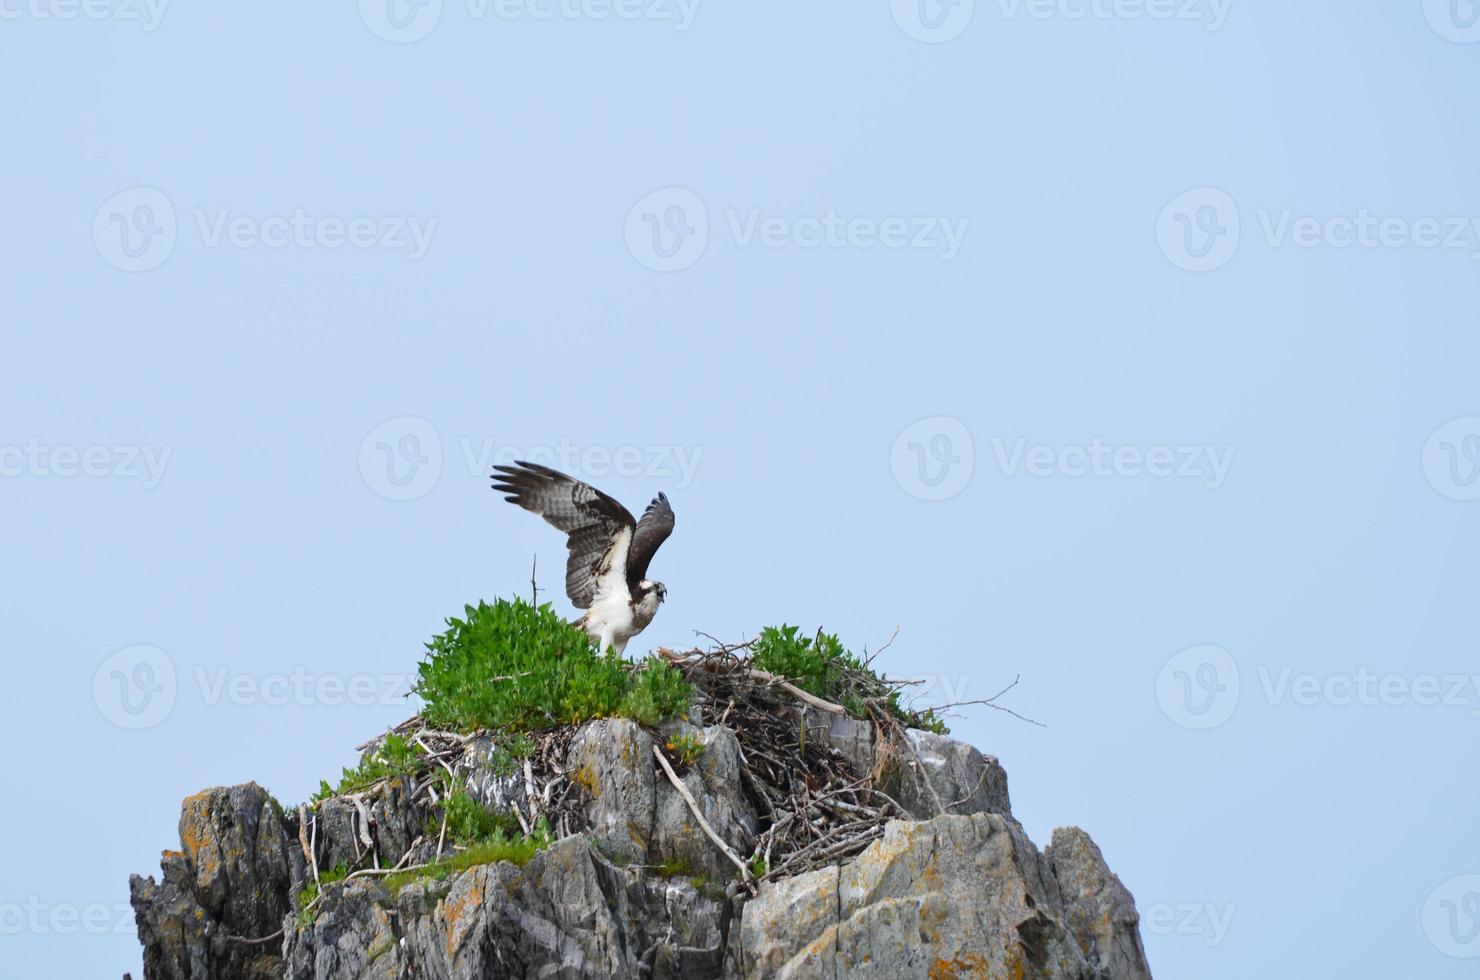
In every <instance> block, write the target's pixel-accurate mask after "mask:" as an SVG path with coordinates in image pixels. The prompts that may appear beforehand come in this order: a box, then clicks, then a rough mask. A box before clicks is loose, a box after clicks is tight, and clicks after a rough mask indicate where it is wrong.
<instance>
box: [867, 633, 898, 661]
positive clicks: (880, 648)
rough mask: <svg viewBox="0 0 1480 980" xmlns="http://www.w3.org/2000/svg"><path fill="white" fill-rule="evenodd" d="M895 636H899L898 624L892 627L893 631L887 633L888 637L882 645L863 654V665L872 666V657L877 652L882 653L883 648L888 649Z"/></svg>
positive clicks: (877, 653) (875, 655)
mask: <svg viewBox="0 0 1480 980" xmlns="http://www.w3.org/2000/svg"><path fill="white" fill-rule="evenodd" d="M897 636H899V627H898V626H896V627H894V632H893V633H890V634H889V639H887V640H885V641H884V645H883V646H881V647H879V649H877V650H875V651H874V652H873V653H870V654H866V655H865V656H864V660H863V663H864V666H866V667H871V666H873V663H874V658H875V657H877V656H878V655H879V654H881V653H883V652H884V651H885V650H887V649H889V647H890V646H892V645H893V643H894V639H895V637H897Z"/></svg>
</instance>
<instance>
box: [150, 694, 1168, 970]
mask: <svg viewBox="0 0 1480 980" xmlns="http://www.w3.org/2000/svg"><path fill="white" fill-rule="evenodd" d="M812 722H815V723H816V727H815V732H816V733H817V736H818V737H820V738H825V739H827V741H828V744H829V745H830V746H832V747H834V748H835V749H836V750H837V752H838V753H839V754H840V755H842V756H843V757H844V758H846V759H848V760H849V762H850V764H852V765H854V767H855V768H859V769H861V770H863V771H873V770H874V769H875V765H874V763H875V762H876V761H877V762H879V763H880V764H879V766H878V767H877V768H878V769H879V771H880V772H881V774H882V778H883V780H884V782H885V784H886V786H887V787H889V791H890V792H891V795H894V796H895V798H896V799H897V800H898V801H899V802H900V803H901V804H902V805H904V806H906V807H908V808H909V809H910V811H911V813H913V814H915V815H916V816H919V817H921V818H922V819H920V820H919V821H899V822H895V823H891V824H889V825H888V827H887V829H886V830H885V833H884V836H883V837H882V838H881V839H879V840H878V841H876V842H875V843H874V844H873V846H871V847H870V848H868V849H867V850H866V851H864V852H863V853H862V854H860V855H859V856H858V857H856V858H854V859H852V860H850V861H847V862H845V863H843V864H842V865H841V866H839V867H830V868H824V869H821V870H817V871H812V872H809V873H806V874H802V875H798V876H795V877H792V878H787V879H781V880H777V881H773V882H769V883H767V884H766V885H764V886H762V888H761V889H760V892H759V894H758V895H757V896H756V897H754V898H753V899H750V900H748V901H747V900H746V899H745V896H744V894H743V893H741V894H736V886H735V885H734V884H733V883H731V884H730V885H729V889H730V890H729V892H726V890H725V889H726V884H725V881H726V879H727V878H733V868H732V866H731V865H730V864H729V862H728V861H727V860H726V859H725V858H724V857H723V856H721V855H720V854H719V852H718V851H717V849H716V848H715V847H714V845H713V843H712V842H711V841H710V840H709V838H708V837H707V836H706V835H705V834H704V833H703V831H702V829H701V828H700V827H699V826H698V823H697V821H696V820H695V819H694V815H693V813H692V811H690V809H689V807H688V806H687V804H686V803H685V802H684V800H683V798H682V796H681V795H680V794H679V793H678V792H677V791H676V790H675V789H674V787H673V786H672V785H671V784H670V783H669V781H668V779H667V777H666V776H665V775H664V774H663V773H662V772H661V771H660V770H657V768H656V763H655V760H654V758H653V745H654V741H655V739H656V738H665V739H666V738H671V737H672V736H674V735H677V734H684V735H688V736H690V737H702V739H703V741H704V752H703V753H702V754H701V755H700V756H699V757H697V758H696V759H694V760H693V762H692V764H690V765H688V766H679V767H678V768H679V777H680V779H681V780H682V782H683V784H684V786H685V787H687V789H688V790H689V792H690V793H691V794H692V795H693V797H694V799H695V801H696V803H697V805H698V807H699V809H700V810H701V812H703V814H704V816H705V819H706V820H707V821H708V822H709V823H710V825H711V826H713V827H714V828H715V830H716V832H717V833H718V834H719V835H720V836H721V837H722V838H723V839H724V840H725V841H726V842H727V843H728V844H729V845H730V846H731V848H732V849H734V850H735V851H736V852H738V853H740V854H741V855H742V856H745V855H748V853H749V851H750V849H751V846H752V843H753V841H754V839H755V835H756V833H757V831H758V829H759V821H758V818H757V815H756V813H755V811H754V810H753V809H752V806H751V803H750V800H749V797H748V796H747V794H746V792H745V789H744V786H745V781H744V779H743V778H742V766H743V754H742V752H741V748H740V743H739V741H738V740H737V738H736V736H735V733H734V732H733V731H731V730H729V729H728V728H725V727H723V726H719V725H712V726H710V727H708V728H705V729H702V730H701V729H699V728H697V727H695V726H694V725H692V724H691V723H690V722H687V721H681V722H677V723H675V724H673V725H670V726H666V727H665V728H664V729H663V731H662V733H660V734H657V735H655V734H654V733H652V732H651V731H649V730H647V729H644V728H642V727H641V726H639V725H637V724H636V723H634V722H631V721H626V720H621V719H606V720H601V721H595V722H591V723H589V724H587V725H585V726H583V727H582V728H581V729H580V730H579V731H578V732H576V733H575V735H574V737H573V740H572V742H571V744H570V747H569V750H568V753H567V756H566V760H565V762H566V768H567V769H568V770H569V771H570V773H571V775H572V778H573V779H574V780H575V781H576V782H577V783H579V784H580V786H581V787H582V791H583V793H582V795H583V799H584V806H585V816H586V818H587V819H588V820H589V823H590V827H591V829H590V831H589V832H588V833H582V834H577V835H575V836H571V837H567V838H565V839H563V840H560V841H557V842H555V843H554V844H552V845H551V846H550V847H549V848H547V849H546V850H544V851H543V852H541V853H539V854H537V855H535V856H534V857H533V858H532V859H531V860H530V861H529V862H528V863H526V864H525V865H523V866H522V867H519V866H515V865H513V864H510V863H507V862H503V863H493V864H485V865H480V866H476V867H472V868H469V869H467V870H465V871H462V872H459V873H455V874H450V875H448V876H447V877H445V878H423V879H419V880H416V881H414V882H412V883H410V884H406V885H404V886H403V887H399V888H396V889H393V888H391V887H390V886H389V885H387V883H386V882H385V881H384V880H383V879H378V878H368V877H361V878H357V879H353V880H349V881H342V882H338V883H331V884H328V885H326V886H325V889H324V892H323V897H322V898H321V900H320V901H319V903H318V905H317V906H316V907H315V909H314V911H313V915H312V918H311V921H309V920H305V921H303V922H300V921H299V917H298V915H297V914H296V911H295V910H294V908H293V896H294V895H295V894H296V892H297V890H298V889H299V888H301V887H302V886H303V884H304V879H305V870H306V868H305V862H304V859H303V854H302V850H301V847H300V845H299V838H298V833H299V828H298V818H297V815H296V814H294V813H289V814H280V813H279V812H278V811H277V808H276V805H275V804H273V803H272V802H271V800H270V798H269V797H268V796H267V794H266V793H264V792H263V791H262V790H261V789H260V788H259V787H257V786H255V785H251V784H248V785H246V786H238V787H233V788H231V789H215V790H209V791H207V792H205V793H202V794H200V795H199V796H196V797H192V798H191V799H189V800H187V801H186V802H185V805H184V807H183V810H182V815H181V821H180V836H181V841H182V845H183V847H182V850H181V851H178V852H168V853H166V854H165V856H164V859H163V862H162V866H163V876H162V880H161V881H160V882H156V881H155V880H154V879H152V878H151V879H145V878H138V877H135V878H134V879H133V880H132V882H131V889H132V895H133V904H134V908H135V913H136V918H137V921H138V925H139V935H140V939H141V940H142V941H143V943H144V945H145V953H144V962H145V972H144V976H145V980H239V978H250V980H267V978H269V977H271V978H278V977H286V978H291V980H361V978H370V980H392V978H395V980H402V978H412V977H415V978H434V980H459V978H464V977H475V976H490V977H541V978H585V977H592V978H595V977H613V978H630V980H680V978H685V980H695V978H720V977H725V978H729V980H740V978H760V977H773V976H775V977H796V978H803V977H823V976H826V977H834V976H849V977H863V978H869V977H879V978H886V977H887V978H890V980H893V978H896V977H898V978H908V977H942V976H945V977H948V976H981V977H994V978H997V977H1000V978H1004V980H1005V978H1014V980H1016V978H1035V980H1149V977H1150V973H1149V971H1148V969H1147V967H1146V961H1145V954H1144V951H1143V950H1142V947H1141V941H1140V936H1139V931H1138V928H1139V921H1138V917H1137V915H1136V909H1135V904H1134V900H1133V899H1132V898H1131V895H1130V893H1129V892H1128V891H1126V889H1125V888H1124V886H1123V885H1122V884H1121V883H1120V881H1119V879H1117V878H1116V877H1115V876H1114V875H1113V874H1111V873H1110V871H1109V869H1108V868H1107V867H1106V866H1105V862H1104V859H1103V857H1102V855H1101V854H1100V852H1099V849H1098V848H1097V847H1095V845H1094V842H1093V841H1091V840H1090V839H1089V837H1088V836H1086V835H1085V834H1084V833H1083V832H1082V831H1078V830H1060V831H1056V832H1055V834H1054V838H1053V843H1052V844H1051V845H1050V846H1049V847H1048V849H1047V850H1046V852H1045V853H1044V854H1042V855H1040V854H1039V853H1038V851H1037V850H1036V849H1035V848H1034V846H1033V844H1032V843H1031V842H1030V841H1029V840H1028V838H1027V836H1026V835H1025V834H1024V833H1023V830H1022V828H1021V827H1020V826H1018V824H1017V823H1016V822H1015V821H1014V820H1013V819H1012V817H1011V814H1010V808H1009V803H1008V796H1007V782H1006V776H1005V774H1004V773H1003V772H1002V769H1001V767H1000V766H999V765H998V764H997V762H996V760H995V759H992V758H991V757H988V756H983V755H982V754H981V753H979V752H977V751H976V750H975V749H974V748H972V747H971V746H969V745H966V744H964V743H962V742H957V741H954V740H952V739H948V738H943V737H941V736H936V735H931V734H928V733H925V732H911V733H909V738H910V745H911V746H912V747H913V751H909V750H906V749H904V748H903V747H902V746H894V747H893V749H891V750H888V753H887V755H886V756H885V757H884V758H883V759H878V760H876V759H875V758H874V754H873V753H874V751H875V749H874V745H873V737H872V732H871V726H868V725H865V724H863V723H854V722H851V721H850V720H849V719H836V718H833V716H820V717H814V718H813V719H811V722H809V724H810V723H812ZM480 751H481V754H480ZM496 755H497V753H496V752H495V751H494V749H493V747H492V743H489V745H488V746H485V747H482V749H481V750H480V749H479V747H477V746H475V751H474V752H472V753H470V754H469V755H468V756H467V757H466V758H465V759H464V760H463V762H462V764H461V766H460V768H459V769H458V772H457V776H458V779H459V782H460V783H463V784H464V785H466V786H467V787H468V788H469V790H470V792H472V793H473V795H474V796H475V798H477V799H479V800H481V801H482V802H483V803H484V804H485V805H489V806H490V807H493V808H499V807H501V806H504V805H507V804H508V803H510V802H527V801H524V798H523V793H524V789H523V785H522V782H523V781H522V778H520V779H515V778H511V777H509V776H508V775H507V774H502V775H501V774H499V773H498V772H497V771H496V766H497V762H496ZM917 755H918V758H916V756H917ZM862 763H867V766H866V767H865V766H863V765H861V764H862ZM413 789H414V787H411V786H408V785H398V784H395V783H393V784H392V785H390V786H388V787H387V788H386V789H385V790H384V791H383V792H378V793H376V794H374V799H373V801H369V802H367V803H366V804H365V809H364V810H363V811H362V810H361V809H359V808H357V807H356V806H355V805H354V804H353V803H352V802H351V801H348V800H333V801H327V802H325V803H324V804H322V805H321V806H320V807H319V811H318V817H317V848H318V850H317V852H316V853H317V857H318V863H319V867H320V868H327V867H331V866H332V865H333V864H334V863H337V862H338V861H339V860H344V861H345V863H347V864H355V863H357V861H358V859H359V858H361V857H362V856H363V852H364V850H365V847H366V845H365V843H364V838H365V836H366V835H368V836H369V839H370V841H371V843H372V845H373V847H374V848H375V849H377V850H378V851H379V853H380V854H381V855H382V856H395V855H398V854H401V853H404V852H405V850H406V848H407V847H409V846H410V844H409V842H410V841H411V840H414V839H415V836H416V835H417V834H418V833H421V832H422V831H423V830H424V829H425V828H426V825H427V817H428V816H429V814H427V813H425V812H422V810H421V809H420V808H419V806H418V805H415V804H412V803H410V802H409V801H410V799H411V796H412V792H411V791H412V790H413ZM932 791H933V792H932ZM937 797H938V798H940V799H941V801H942V802H943V803H946V804H952V805H953V807H952V813H950V814H947V815H944V816H936V805H935V798H937ZM366 816H368V818H369V819H368V820H367V819H366ZM430 846H432V845H430V844H425V843H424V845H423V847H422V850H423V851H425V850H426V849H427V848H428V847H430ZM429 856H430V854H422V855H420V856H418V857H417V858H416V859H415V860H416V862H418V863H419V862H421V861H423V860H425V859H426V858H427V857H429ZM359 863H361V864H364V863H368V862H364V861H359ZM660 867H661V868H662V870H663V873H662V874H660V873H657V871H658V869H659V868H660ZM675 872H676V873H675ZM665 874H666V875H667V877H664V875H665ZM279 928H281V929H282V930H283V937H282V939H281V940H280V941H279V940H276V939H270V941H268V942H265V943H243V942H241V941H240V940H241V939H252V938H267V937H271V936H272V934H273V933H274V931H275V930H278V929H279Z"/></svg>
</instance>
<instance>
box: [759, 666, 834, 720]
mask: <svg viewBox="0 0 1480 980" xmlns="http://www.w3.org/2000/svg"><path fill="white" fill-rule="evenodd" d="M750 676H751V677H754V678H755V679H756V680H760V681H765V682H766V683H767V684H775V685H776V686H777V687H779V688H781V689H782V690H783V691H785V692H786V693H788V694H790V695H791V696H792V697H794V698H796V699H797V700H798V701H805V702H806V703H807V704H810V705H811V706H812V707H814V708H818V709H820V710H822V711H826V712H828V713H829V714H834V715H846V714H847V713H848V709H847V708H845V707H843V706H842V705H841V704H833V703H832V702H831V701H824V700H822V699H821V698H819V697H817V696H816V695H815V694H808V693H807V692H806V691H804V690H802V689H801V688H799V687H797V686H796V685H795V684H793V683H792V682H791V681H789V680H787V679H786V678H784V677H778V676H776V675H775V674H773V673H771V672H770V671H765V670H761V669H760V668H759V667H752V668H750Z"/></svg>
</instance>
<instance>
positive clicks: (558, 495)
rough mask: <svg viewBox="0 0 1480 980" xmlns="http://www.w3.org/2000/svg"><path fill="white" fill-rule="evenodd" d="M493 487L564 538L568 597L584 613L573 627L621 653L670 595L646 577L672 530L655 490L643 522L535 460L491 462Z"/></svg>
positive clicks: (667, 511) (670, 519) (665, 506)
mask: <svg viewBox="0 0 1480 980" xmlns="http://www.w3.org/2000/svg"><path fill="white" fill-rule="evenodd" d="M493 469H494V473H493V489H494V490H495V491H497V492H498V493H502V494H505V497H504V499H505V500H507V501H508V502H509V503H511V504H518V505H519V506H520V507H523V508H524V509H525V510H528V511H533V512H534V513H536V514H538V515H540V516H541V517H543V518H544V519H545V520H546V521H549V522H550V523H551V524H553V525H555V526H556V527H557V528H559V529H560V530H562V531H564V532H565V533H566V534H567V535H569V540H568V541H567V542H566V544H567V547H569V549H570V558H569V560H568V561H567V562H566V565H565V594H566V595H568V596H570V601H571V602H573V603H575V605H576V608H577V609H585V610H587V612H586V615H585V616H583V617H581V619H580V620H578V621H577V622H576V625H577V626H579V627H580V628H581V629H583V630H585V631H586V635H587V636H589V637H591V639H593V640H595V641H596V642H597V643H598V644H600V649H601V650H602V651H603V652H605V650H606V649H607V647H612V648H613V649H615V650H616V651H617V653H621V652H622V651H623V650H624V649H626V647H627V641H628V640H630V639H632V638H633V637H634V636H636V635H637V634H638V633H641V632H642V631H643V630H644V629H645V628H646V627H647V624H648V623H651V622H652V621H653V616H654V615H655V614H656V613H657V612H658V605H659V603H661V602H662V601H663V600H664V599H666V598H667V597H668V590H667V589H666V588H664V587H663V583H662V582H652V581H649V580H648V578H647V570H648V563H649V562H651V561H652V560H653V555H654V554H655V553H656V552H657V550H658V546H659V545H661V544H662V543H663V542H664V541H666V540H668V535H670V534H672V533H673V509H672V508H671V507H669V506H668V498H667V497H666V496H664V495H663V494H661V493H660V494H658V496H657V497H655V498H653V502H652V503H650V504H648V507H647V510H645V511H643V514H642V520H640V521H634V520H633V519H632V514H631V513H630V512H628V510H627V508H626V507H623V506H622V505H621V504H619V503H617V501H616V500H615V499H614V498H612V497H610V496H608V495H607V494H604V493H602V492H601V491H600V490H597V489H596V488H595V487H593V486H589V485H587V484H585V483H582V482H581V481H580V480H577V479H574V478H573V477H569V476H566V475H565V474H564V473H561V472H560V471H559V470H552V469H551V468H550V467H548V466H541V465H539V464H538V463H525V462H520V461H517V460H516V461H515V463H514V465H513V466H495V467H494V468H493Z"/></svg>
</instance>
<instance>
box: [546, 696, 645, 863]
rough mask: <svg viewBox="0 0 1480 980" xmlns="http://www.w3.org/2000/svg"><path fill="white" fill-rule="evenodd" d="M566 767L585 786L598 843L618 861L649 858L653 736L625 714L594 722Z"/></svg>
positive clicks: (574, 744) (573, 745) (579, 734)
mask: <svg viewBox="0 0 1480 980" xmlns="http://www.w3.org/2000/svg"><path fill="white" fill-rule="evenodd" d="M565 767H566V769H567V770H568V771H569V773H570V778H571V779H573V780H575V782H577V783H578V784H580V786H581V788H582V789H584V790H585V791H586V794H587V797H588V803H587V807H586V819H587V821H588V824H589V827H590V834H591V837H592V839H593V840H595V841H596V845H597V846H598V847H600V848H601V849H602V850H603V851H605V852H606V853H607V854H609V855H611V856H613V857H615V858H617V859H618V860H620V861H625V862H631V861H639V862H640V861H646V860H647V856H648V843H649V842H650V841H651V840H652V837H653V815H654V806H655V802H656V797H655V796H654V784H653V739H652V736H651V735H649V734H648V733H647V732H646V731H645V730H644V729H643V728H642V726H641V725H639V724H637V722H635V721H630V720H628V719H626V718H608V719H603V720H601V721H593V722H590V723H589V724H587V725H585V726H583V727H582V728H581V730H580V731H579V732H577V733H576V737H575V739H574V740H572V741H571V743H570V748H569V749H568V750H567V752H566V756H565Z"/></svg>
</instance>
